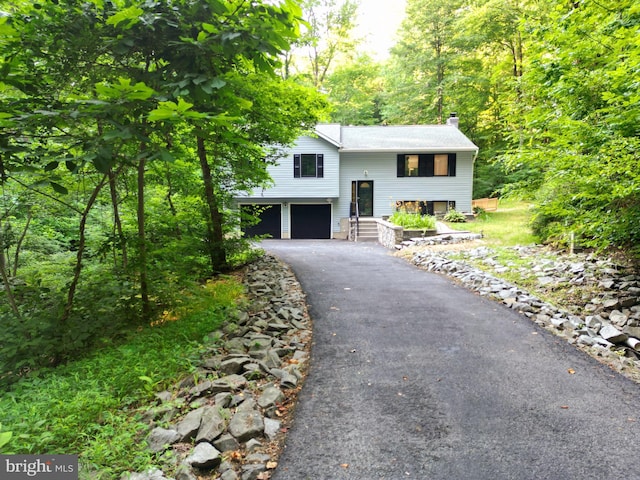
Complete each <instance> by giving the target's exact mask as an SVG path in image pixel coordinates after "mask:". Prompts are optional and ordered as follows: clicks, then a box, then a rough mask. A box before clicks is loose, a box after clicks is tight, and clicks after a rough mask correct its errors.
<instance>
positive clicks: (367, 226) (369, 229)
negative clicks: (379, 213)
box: [356, 218, 378, 242]
mask: <svg viewBox="0 0 640 480" xmlns="http://www.w3.org/2000/svg"><path fill="white" fill-rule="evenodd" d="M356 241H358V242H362V241H370V242H371V241H373V242H375V241H378V222H376V220H375V219H373V218H366V219H362V218H361V219H360V221H359V225H358V238H357V240H356Z"/></svg>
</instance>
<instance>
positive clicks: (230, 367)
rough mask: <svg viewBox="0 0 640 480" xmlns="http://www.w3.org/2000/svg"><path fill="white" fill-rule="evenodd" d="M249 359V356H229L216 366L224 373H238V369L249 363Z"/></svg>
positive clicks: (240, 369)
mask: <svg viewBox="0 0 640 480" xmlns="http://www.w3.org/2000/svg"><path fill="white" fill-rule="evenodd" d="M251 361H252V360H251V358H249V357H244V356H243V357H234V358H229V359H227V360H224V361H223V362H222V363H220V367H219V368H218V370H219V371H220V373H222V374H224V375H232V374H234V373H239V372H240V371H242V367H243V366H244V365H246V364H247V363H250V362H251Z"/></svg>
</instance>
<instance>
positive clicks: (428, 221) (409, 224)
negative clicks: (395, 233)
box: [389, 212, 436, 230]
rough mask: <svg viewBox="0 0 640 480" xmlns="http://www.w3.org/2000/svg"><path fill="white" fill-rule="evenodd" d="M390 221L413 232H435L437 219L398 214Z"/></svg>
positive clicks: (414, 214) (427, 216)
mask: <svg viewBox="0 0 640 480" xmlns="http://www.w3.org/2000/svg"><path fill="white" fill-rule="evenodd" d="M389 221H390V222H391V223H393V224H395V225H399V226H401V227H404V228H408V229H412V230H435V229H436V217H433V216H431V215H420V214H417V213H405V212H396V213H394V214H393V215H391V216H390V217H389Z"/></svg>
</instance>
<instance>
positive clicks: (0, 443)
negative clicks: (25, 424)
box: [0, 423, 13, 452]
mask: <svg viewBox="0 0 640 480" xmlns="http://www.w3.org/2000/svg"><path fill="white" fill-rule="evenodd" d="M12 436H13V432H3V431H2V424H1V423H0V452H4V451H5V445H7V444H8V443H9V442H10V441H11V437H12Z"/></svg>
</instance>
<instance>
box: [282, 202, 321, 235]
mask: <svg viewBox="0 0 640 480" xmlns="http://www.w3.org/2000/svg"><path fill="white" fill-rule="evenodd" d="M291 238H331V205H324V204H323V205H291Z"/></svg>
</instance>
